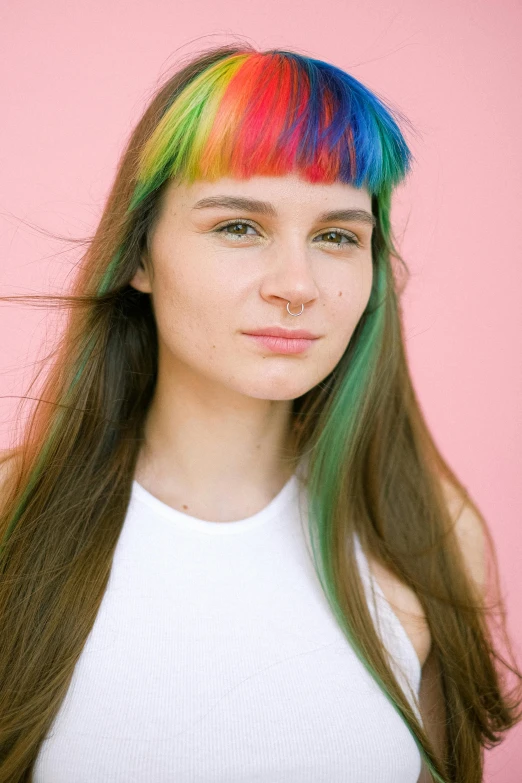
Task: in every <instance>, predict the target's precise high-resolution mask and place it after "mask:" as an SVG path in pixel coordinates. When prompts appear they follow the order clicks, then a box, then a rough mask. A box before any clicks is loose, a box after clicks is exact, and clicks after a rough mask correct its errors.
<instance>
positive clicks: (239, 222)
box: [214, 220, 360, 247]
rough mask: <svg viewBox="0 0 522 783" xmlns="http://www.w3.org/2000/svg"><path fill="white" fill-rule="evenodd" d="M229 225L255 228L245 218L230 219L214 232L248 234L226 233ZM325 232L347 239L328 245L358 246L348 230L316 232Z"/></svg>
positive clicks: (241, 235) (242, 235) (233, 235)
mask: <svg viewBox="0 0 522 783" xmlns="http://www.w3.org/2000/svg"><path fill="white" fill-rule="evenodd" d="M229 226H250V227H251V228H254V229H256V227H255V226H254V225H253V224H252V223H249V222H248V221H246V220H232V221H231V222H230V223H225V225H223V226H219V227H218V228H215V229H214V232H215V233H216V234H225V233H226V234H227V236H229V237H240V238H242V237H244V236H248V234H228V232H226V231H225V229H226V228H228V227H229ZM256 231H257V229H256ZM325 234H339V236H343V237H346V239H347V240H348V242H345V243H341V242H327V244H328V245H334V246H335V245H337V246H338V247H342V245H343V244H344V245H345V246H346V245H356V246H357V247H360V242H359V240H358V239H357V238H356V237H355V236H354V235H353V234H350V233H349V232H348V231H343V230H342V229H340V228H335V229H333V228H331V229H329V230H328V231H323V232H322V234H318V236H324V235H325Z"/></svg>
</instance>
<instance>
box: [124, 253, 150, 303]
mask: <svg viewBox="0 0 522 783" xmlns="http://www.w3.org/2000/svg"><path fill="white" fill-rule="evenodd" d="M149 268H150V264H149V261H148V259H147V258H146V255H145V253H142V255H141V257H140V265H139V267H138V269H137V270H136V272H135V274H134V277H133V278H132V280H130V281H129V285H131V286H132V287H133V288H136V290H137V291H141V292H142V293H143V294H150V293H151V292H152V287H151V284H150V275H149Z"/></svg>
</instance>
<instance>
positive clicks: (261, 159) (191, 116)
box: [129, 50, 412, 210]
mask: <svg viewBox="0 0 522 783" xmlns="http://www.w3.org/2000/svg"><path fill="white" fill-rule="evenodd" d="M394 114H395V115H396V114H397V112H393V111H392V110H391V109H390V108H389V107H387V106H386V105H385V104H384V103H383V102H382V101H381V100H380V99H379V98H377V97H376V96H375V95H374V94H373V93H372V92H370V91H369V90H368V89H367V88H366V87H364V85H363V84H361V82H359V81H357V79H354V78H353V77H352V76H350V75H349V74H347V73H345V72H344V71H342V70H340V69H339V68H336V67H335V66H333V65H330V64H329V63H325V62H322V61H321V60H315V59H311V58H308V57H305V56H302V55H299V54H296V53H294V52H285V51H281V50H272V51H269V52H263V53H258V52H254V53H252V52H246V53H240V54H234V55H229V56H227V57H225V58H224V59H222V60H219V61H218V62H217V63H214V64H213V65H212V66H210V67H208V68H207V69H206V70H205V71H204V72H202V73H200V74H199V75H198V76H196V77H194V78H193V79H192V80H191V81H190V82H189V83H188V84H187V85H186V86H185V88H184V89H183V90H181V91H180V92H179V93H178V94H176V95H175V96H174V97H173V100H172V102H171V103H170V105H169V107H168V108H167V110H166V111H165V113H164V115H163V117H162V118H161V119H160V121H159V122H158V124H157V126H156V128H155V129H154V132H153V133H152V135H151V136H150V138H149V139H148V141H147V143H146V144H145V146H144V148H143V150H142V155H141V158H140V161H139V168H138V176H137V183H136V188H135V191H134V194H133V197H132V200H131V203H130V205H129V210H132V209H134V208H135V207H136V206H138V205H139V204H140V203H141V202H142V201H143V199H145V198H146V197H147V196H148V195H149V194H150V193H151V192H152V191H154V190H156V189H157V188H159V187H160V186H161V185H162V184H163V182H164V181H165V180H167V179H170V178H175V179H177V180H178V181H188V182H193V181H194V180H197V179H205V180H215V179H218V178H219V177H225V176H229V177H234V178H238V179H245V178H249V177H251V176H253V175H265V176H280V175H284V174H288V173H291V172H298V173H299V174H300V175H301V176H302V177H304V178H305V179H307V180H308V181H309V182H312V183H313V182H321V183H331V182H335V181H342V182H347V183H350V184H352V185H354V186H355V187H363V186H364V187H366V188H367V189H368V190H369V191H370V193H375V194H378V193H379V191H381V190H382V189H384V188H386V189H390V188H392V187H394V186H395V185H396V184H398V183H399V182H400V181H401V180H402V179H403V178H404V177H405V176H406V174H407V173H408V171H409V168H410V165H411V158H412V156H411V153H410V151H409V149H408V146H407V144H406V142H405V140H404V137H403V135H402V133H401V131H400V129H399V126H398V124H397V121H396V119H395V116H394Z"/></svg>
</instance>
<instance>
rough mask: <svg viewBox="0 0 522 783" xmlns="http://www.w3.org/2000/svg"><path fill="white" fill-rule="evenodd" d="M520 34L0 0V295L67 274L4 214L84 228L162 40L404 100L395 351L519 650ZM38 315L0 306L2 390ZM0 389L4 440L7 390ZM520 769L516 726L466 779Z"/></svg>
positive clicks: (498, 13)
mask: <svg viewBox="0 0 522 783" xmlns="http://www.w3.org/2000/svg"><path fill="white" fill-rule="evenodd" d="M195 21H196V23H194V22H195ZM521 33H522V6H521V5H520V4H519V3H517V2H516V0H495V2H493V0H489V2H486V1H485V0H458V1H457V2H455V0H454V1H453V2H449V0H437V2H435V0H423V2H414V0H402V1H401V2H399V0H390V1H389V2H384V0H374V2H360V1H359V0H322V2H321V3H320V4H317V3H315V2H312V0H299V1H297V0H294V1H293V0H263V2H259V3H247V2H244V1H243V2H237V0H212V2H210V0H190V2H183V1H180V0H178V2H176V3H173V2H162V1H160V0H156V2H154V3H150V4H148V3H144V2H134V3H129V2H122V1H121V0H112V2H109V3H107V2H101V0H89V2H86V1H85V0H83V2H82V1H81V0H79V1H77V2H75V3H71V2H65V0H53V2H52V3H41V2H36V1H35V0H32V1H31V0H20V1H19V2H18V3H10V4H4V7H3V9H2V25H1V29H0V43H1V51H2V52H3V54H4V61H5V66H4V68H3V71H2V78H1V83H0V91H1V95H0V102H1V103H0V105H1V106H2V131H1V133H2V144H1V152H0V154H1V160H2V181H3V190H2V193H1V195H0V213H1V214H0V247H1V257H2V259H3V261H2V263H1V265H0V294H1V295H6V294H15V293H42V292H46V291H51V290H54V291H58V290H59V288H60V284H61V283H62V282H65V280H66V278H67V279H69V278H68V277H67V276H68V275H69V276H70V275H72V274H74V268H73V261H74V258H75V254H74V252H72V253H70V254H66V255H64V254H61V255H55V256H54V257H53V254H56V253H57V251H59V250H63V245H61V244H59V243H57V242H56V241H50V240H49V239H44V238H42V236H39V235H38V234H37V233H35V232H33V231H31V229H30V228H29V227H28V226H27V225H24V224H22V223H20V222H19V221H17V220H16V218H17V217H18V218H22V219H23V220H25V221H29V222H31V223H35V224H37V225H38V226H41V227H43V228H45V229H47V230H49V231H52V232H56V233H61V234H66V235H70V236H81V235H87V234H89V233H90V232H92V231H93V229H94V226H95V225H96V221H97V219H98V217H99V215H100V213H101V209H102V206H103V202H104V198H105V195H106V193H107V189H108V188H109V185H110V183H111V180H112V177H113V174H114V170H115V167H116V164H117V159H118V156H119V153H120V151H121V149H122V145H123V143H124V140H125V139H126V137H127V134H128V132H129V130H130V128H131V127H132V125H133V124H134V122H135V120H136V119H137V117H138V116H139V114H140V111H141V110H142V108H143V106H144V104H145V102H146V101H147V98H148V96H149V94H150V92H151V90H152V88H153V86H154V83H155V81H156V80H158V79H159V78H160V77H161V75H162V74H163V73H164V72H165V71H166V70H167V68H169V67H170V66H173V65H175V63H176V58H177V56H178V52H177V51H176V50H178V51H179V56H181V55H185V54H189V53H190V52H192V51H194V50H195V49H196V48H198V47H204V46H207V45H210V44H212V43H225V42H228V41H230V40H231V38H230V36H231V35H242V36H245V37H247V38H248V39H250V40H251V42H252V43H254V44H255V45H256V46H258V47H262V48H268V47H280V48H290V49H291V48H295V49H298V50H299V51H301V52H302V53H304V54H308V55H310V56H314V57H317V58H319V59H325V60H328V61H330V62H332V63H334V64H336V65H338V66H340V67H342V68H345V69H346V70H348V71H350V72H351V73H352V74H353V75H354V76H355V77H357V78H359V79H361V80H362V81H363V82H364V83H365V84H366V85H368V86H369V87H370V88H372V89H374V90H376V91H377V92H379V93H380V94H382V95H383V96H385V97H387V98H389V99H390V100H391V101H392V102H393V103H394V104H395V105H397V106H398V107H400V108H401V109H402V110H403V111H404V112H405V113H406V114H407V115H408V116H409V118H410V119H411V121H412V123H413V124H414V126H415V127H416V129H417V131H418V134H417V136H416V137H413V138H412V137H411V136H410V137H409V140H410V143H411V146H412V149H413V152H414V155H415V157H416V167H415V171H414V173H413V175H412V176H411V179H410V180H409V182H408V184H407V185H406V186H405V187H404V188H402V190H401V192H400V193H399V194H398V197H397V201H396V209H395V221H396V226H397V232H398V234H399V235H402V231H403V230H405V235H404V239H403V241H402V245H401V247H402V251H403V255H404V258H405V260H406V261H407V263H408V265H409V266H410V269H411V270H412V279H411V281H410V284H409V288H408V290H407V294H406V297H405V310H406V333H407V349H408V353H409V357H410V361H411V366H412V371H413V376H414V381H415V385H416V388H417V390H418V393H419V396H420V399H421V402H422V404H423V407H424V410H425V412H426V415H427V417H428V420H429V422H430V424H431V426H432V429H433V431H434V433H435V436H436V439H437V442H438V444H439V445H440V447H441V449H442V451H443V453H444V454H445V456H446V457H447V458H448V460H449V462H450V464H451V465H452V467H453V468H454V469H455V470H456V472H457V473H458V475H459V476H460V477H461V478H462V480H463V481H464V483H465V484H466V486H467V487H468V489H469V490H470V492H471V494H472V496H473V497H474V498H475V500H476V501H477V503H478V505H479V507H480V508H481V509H482V511H483V513H484V514H485V516H486V519H487V520H488V521H489V524H490V527H491V530H492V533H493V537H494V540H495V542H496V546H497V551H498V558H499V563H500V568H501V574H502V583H503V588H504V593H505V596H506V600H507V606H508V616H509V620H510V629H511V633H512V636H513V638H514V642H515V645H516V649H517V651H519V652H520V647H521V642H522V627H521V623H520V618H522V611H521V598H520V593H521V586H522V585H521V578H520V572H521V571H520V562H521V561H522V537H521V535H520V522H521V519H522V482H521V481H520V472H521V471H520V468H521V464H522V461H521V456H522V455H521V452H522V405H521V397H522V362H521V360H520V357H521V356H522V350H521V349H522V307H521V292H522V261H521V258H522V252H521V251H522V232H521V230H520V217H519V211H520V207H521V203H522V198H521V197H522V193H521V190H522V177H521V173H522V172H521V168H522V165H521V163H522V156H521V154H520V128H521V125H522V106H521V102H520V93H519V84H520V80H521V77H522V72H521V65H522V53H521V47H520V38H521ZM499 183H500V184H499ZM52 323H53V319H52V318H49V317H45V314H44V311H43V310H33V311H31V310H30V309H28V308H22V307H21V306H20V305H9V306H5V305H4V307H2V308H0V330H1V333H2V335H4V339H3V340H2V347H3V350H2V352H1V353H0V393H1V394H2V395H16V394H19V393H21V390H22V389H23V383H24V380H27V379H28V378H29V376H30V373H31V362H33V361H34V359H35V357H36V356H37V355H38V356H41V355H42V348H41V346H42V345H43V339H44V338H45V336H46V331H47V332H48V333H50V329H51V328H52ZM0 403H1V404H0V445H1V446H5V445H7V443H8V437H9V432H10V430H11V428H12V425H11V419H12V416H13V413H14V406H15V404H16V400H14V399H12V398H10V397H7V398H5V399H3V400H1V401H0ZM520 659H522V656H520ZM517 746H518V747H517ZM521 770H522V730H521V729H519V728H517V729H516V730H513V731H512V732H511V733H510V735H508V738H507V740H506V741H505V742H504V743H503V744H502V745H501V746H500V748H498V749H496V750H495V751H492V752H489V753H488V755H487V776H486V779H487V780H488V781H491V782H492V783H493V782H494V783H515V781H517V780H520V779H522V772H521Z"/></svg>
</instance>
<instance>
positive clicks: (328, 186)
mask: <svg viewBox="0 0 522 783" xmlns="http://www.w3.org/2000/svg"><path fill="white" fill-rule="evenodd" d="M164 195H165V199H166V200H167V201H168V202H169V203H171V204H172V203H176V204H179V205H183V206H184V207H185V208H190V209H197V210H205V209H212V208H213V207H214V208H218V207H229V208H232V209H234V208H236V209H241V208H243V209H248V208H249V203H251V206H252V207H254V209H252V210H251V211H258V212H260V213H262V214H265V215H267V216H270V217H276V216H277V213H278V212H279V211H281V210H284V209H285V208H288V207H291V206H292V205H293V206H298V205H299V206H301V207H306V206H307V205H308V206H310V207H313V206H316V207H317V206H320V205H321V204H322V205H324V208H325V209H327V208H330V207H331V208H334V207H335V208H338V209H342V208H343V207H346V208H348V207H350V206H352V207H353V206H359V207H366V208H368V207H369V206H370V205H371V196H370V193H369V191H368V189H367V188H366V187H358V188H357V187H354V186H353V185H350V184H348V183H345V182H340V181H336V182H332V183H322V182H310V181H308V180H306V179H305V178H304V177H302V176H301V175H300V174H299V173H295V172H291V173H289V174H284V175H279V176H265V175H255V176H252V177H249V178H241V179H240V178H236V177H219V178H218V179H214V180H206V179H198V180H195V181H194V182H183V181H182V182H177V181H175V180H172V181H171V182H169V184H168V185H167V187H166V192H165V194H164ZM243 202H244V203H243Z"/></svg>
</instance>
